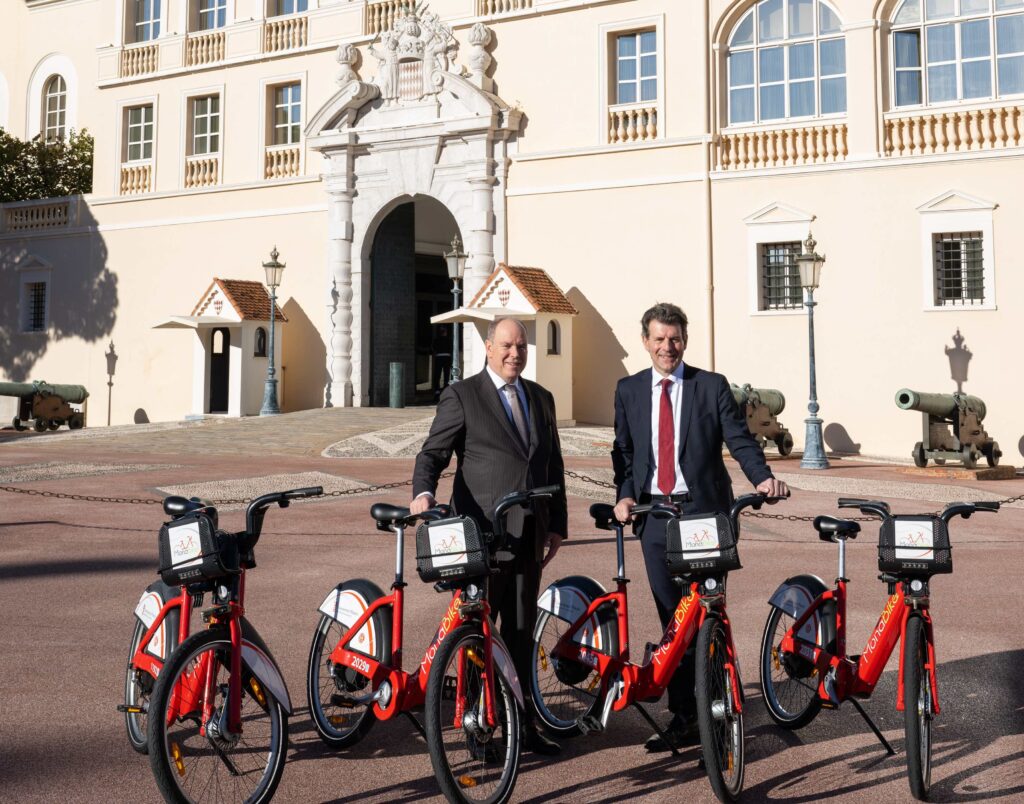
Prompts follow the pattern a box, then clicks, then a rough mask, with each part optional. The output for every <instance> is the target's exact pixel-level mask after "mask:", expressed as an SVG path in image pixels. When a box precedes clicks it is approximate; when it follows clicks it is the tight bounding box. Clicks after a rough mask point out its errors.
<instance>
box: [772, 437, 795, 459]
mask: <svg viewBox="0 0 1024 804" xmlns="http://www.w3.org/2000/svg"><path fill="white" fill-rule="evenodd" d="M775 446H776V447H778V449H779V455H781V456H782V457H783V458H785V457H787V456H788V455H789V453H791V452H792V451H793V436H791V435H790V434H789V433H786V434H785V435H781V436H779V437H778V438H776V439H775Z"/></svg>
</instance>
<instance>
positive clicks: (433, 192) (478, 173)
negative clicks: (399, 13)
mask: <svg viewBox="0 0 1024 804" xmlns="http://www.w3.org/2000/svg"><path fill="white" fill-rule="evenodd" d="M480 28H482V29H483V30H481V31H477V30H476V29H475V28H474V36H473V37H472V41H471V47H472V52H471V54H470V55H471V62H472V68H473V69H472V70H468V69H466V68H464V67H458V66H456V65H455V57H456V55H457V50H458V43H457V42H456V40H455V39H454V38H453V37H452V35H451V30H450V29H449V28H448V27H447V26H446V25H445V24H444V23H442V22H441V21H440V20H439V19H438V18H437V17H436V15H433V14H431V13H429V12H423V13H421V14H417V13H416V12H415V11H410V12H408V13H407V14H406V16H405V17H403V18H401V19H400V20H399V21H398V22H397V23H396V24H395V26H394V28H393V29H392V30H391V31H387V32H385V33H384V34H383V35H382V38H381V40H380V41H378V40H374V42H373V43H372V46H371V48H370V55H371V56H373V57H374V59H375V60H376V61H377V75H376V76H375V77H374V78H373V79H371V80H370V81H363V80H361V79H360V78H359V77H358V76H356V75H354V72H353V73H352V74H349V73H348V72H345V75H344V80H343V81H342V80H339V85H340V86H339V89H338V91H337V92H336V93H335V94H334V96H333V97H331V98H330V99H329V100H328V101H327V102H326V103H325V104H324V105H323V106H322V107H321V108H320V110H319V111H318V112H317V113H316V114H315V115H314V116H313V117H312V119H311V120H310V122H309V124H308V125H307V126H306V137H307V141H308V143H309V146H310V147H311V148H313V149H314V150H316V151H319V152H320V153H321V154H322V155H323V157H324V162H325V171H324V176H323V178H324V183H325V186H326V190H327V193H328V199H329V201H328V233H327V237H328V249H327V255H328V256H327V263H328V264H327V280H328V298H327V315H328V321H329V332H330V341H329V343H328V348H327V363H328V365H327V370H328V374H329V377H330V381H329V387H328V388H327V389H326V403H327V404H328V405H330V406H348V405H353V404H356V405H359V404H367V387H368V384H367V367H368V362H369V361H368V359H367V358H368V348H369V343H368V338H366V337H364V336H363V333H366V332H367V331H368V328H367V326H366V324H367V319H368V314H369V307H368V296H369V270H370V267H369V254H370V248H371V245H372V242H373V235H374V232H375V230H376V225H377V224H378V223H379V221H380V220H381V219H382V218H383V215H382V214H381V213H382V211H386V209H389V208H391V207H393V206H394V204H395V202H396V199H405V200H408V199H409V198H411V197H414V196H417V195H426V196H431V197H433V198H435V199H437V200H438V201H440V202H441V203H442V204H444V205H445V206H446V207H447V208H448V210H449V211H450V212H451V213H452V216H453V217H454V218H455V221H456V223H457V225H458V228H459V230H460V231H461V232H462V238H463V241H464V247H465V249H466V252H467V254H468V255H469V260H468V263H467V271H466V277H465V292H466V294H467V296H466V298H471V297H472V295H473V294H474V293H475V292H476V291H477V289H478V288H479V287H480V285H481V284H482V283H483V281H484V280H485V279H486V278H487V276H488V275H490V273H491V271H492V270H493V268H494V266H495V264H496V258H497V260H503V259H505V256H506V255H505V251H506V243H505V223H504V221H505V179H506V166H507V164H508V143H509V142H510V141H511V140H513V139H514V138H515V137H516V136H517V134H518V131H519V125H520V120H521V113H520V111H519V110H518V109H513V108H512V107H510V106H509V105H508V104H507V103H505V102H504V101H503V100H501V99H500V98H499V97H497V96H496V95H493V94H491V93H490V92H489V91H487V90H488V89H489V88H490V86H491V84H490V79H489V78H488V77H487V76H486V75H485V72H486V70H487V69H488V67H489V65H490V59H489V58H484V55H487V56H488V57H489V54H487V53H486V50H485V49H486V47H487V45H488V44H489V43H490V42H491V40H492V37H491V36H489V35H488V34H489V31H488V30H487V29H486V27H485V26H480ZM481 50H484V54H481V52H480V51H481ZM343 51H344V52H343ZM339 54H342V55H344V61H343V62H342V64H343V71H344V66H346V65H347V66H349V67H351V66H352V64H353V63H354V62H355V59H354V58H351V57H350V56H351V54H350V52H349V51H348V50H345V45H344V44H343V45H342V46H341V48H339ZM339 60H340V59H339ZM467 336H468V337H467V343H466V344H465V346H466V352H465V357H466V361H465V362H466V365H473V364H475V362H477V361H475V358H474V350H475V349H476V350H478V349H479V348H480V347H481V346H482V344H478V343H474V342H473V340H472V339H473V338H474V337H475V336H474V335H472V334H470V333H467Z"/></svg>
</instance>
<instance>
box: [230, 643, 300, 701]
mask: <svg viewBox="0 0 1024 804" xmlns="http://www.w3.org/2000/svg"><path fill="white" fill-rule="evenodd" d="M242 661H243V662H244V663H245V666H246V667H247V668H248V669H249V672H251V673H252V674H253V675H254V676H256V680H257V681H259V682H260V684H262V685H263V686H264V687H266V688H267V689H268V690H270V694H271V695H273V696H274V697H275V698H276V699H277V702H278V703H279V704H281V708H282V709H284V711H285V714H287V715H290V714H291V713H292V701H291V698H290V697H289V696H288V686H287V685H286V684H285V683H284V678H283V677H282V676H281V671H280V670H278V669H277V665H275V664H274V660H273V659H271V658H270V656H269V655H268V654H267V653H266V652H264V650H263V649H262V648H261V647H259V646H258V645H256V644H255V643H253V642H250V641H249V640H248V639H243V640H242Z"/></svg>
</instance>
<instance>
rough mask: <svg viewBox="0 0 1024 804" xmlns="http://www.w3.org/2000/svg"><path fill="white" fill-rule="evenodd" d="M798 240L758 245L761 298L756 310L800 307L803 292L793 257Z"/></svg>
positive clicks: (802, 302)
mask: <svg viewBox="0 0 1024 804" xmlns="http://www.w3.org/2000/svg"><path fill="white" fill-rule="evenodd" d="M800 248H801V246H800V241H799V240H796V241H793V242H791V243H762V244H761V260H760V266H759V267H760V274H761V283H760V284H761V298H760V303H759V304H758V309H759V310H794V309H799V308H800V307H803V304H804V292H803V288H802V287H801V286H800V271H799V269H798V268H797V262H796V258H797V255H798V254H800Z"/></svg>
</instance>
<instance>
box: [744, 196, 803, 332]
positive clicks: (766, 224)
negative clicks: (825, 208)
mask: <svg viewBox="0 0 1024 804" xmlns="http://www.w3.org/2000/svg"><path fill="white" fill-rule="evenodd" d="M775 209H778V210H783V211H784V212H785V213H787V214H789V215H790V216H791V217H790V218H789V219H788V220H773V221H763V222H762V221H758V220H757V218H760V217H763V216H764V215H765V214H766V213H768V212H770V211H771V210H775ZM814 218H815V216H814V215H812V214H810V213H807V212H802V211H800V210H798V209H796V208H795V207H791V206H788V205H786V204H780V203H774V204H769V205H768V206H767V207H764V208H763V209H760V210H758V211H757V212H755V213H753V214H752V215H749V216H748V217H746V218H744V223H745V224H746V225H747V300H748V305H749V313H750V315H751V316H765V317H774V316H794V315H806V314H807V312H806V309H805V308H804V307H797V308H793V309H790V310H759V309H758V301H759V293H760V288H761V283H760V281H759V277H758V271H759V268H760V266H759V263H760V252H761V244H762V243H784V242H792V241H797V242H803V241H804V239H806V237H807V231H808V229H809V228H810V226H811V222H812V221H813V220H814Z"/></svg>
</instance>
